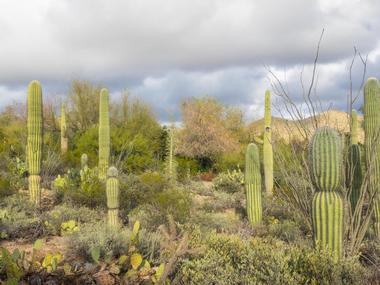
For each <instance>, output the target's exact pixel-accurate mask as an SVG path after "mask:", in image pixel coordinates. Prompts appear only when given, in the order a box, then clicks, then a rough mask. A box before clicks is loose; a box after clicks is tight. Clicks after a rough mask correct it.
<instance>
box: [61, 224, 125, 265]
mask: <svg viewBox="0 0 380 285" xmlns="http://www.w3.org/2000/svg"><path fill="white" fill-rule="evenodd" d="M129 243H130V231H129V230H126V229H116V228H113V227H108V226H107V224H106V223H105V222H98V223H87V224H83V225H82V226H81V228H80V231H79V232H76V233H74V234H72V235H70V236H69V238H68V243H67V245H68V248H69V250H70V251H71V252H72V253H73V254H75V255H79V256H81V257H84V258H86V259H87V260H89V261H91V252H92V251H93V250H95V249H99V251H100V257H101V258H104V257H117V256H119V255H121V254H123V253H126V252H127V250H128V246H129Z"/></svg>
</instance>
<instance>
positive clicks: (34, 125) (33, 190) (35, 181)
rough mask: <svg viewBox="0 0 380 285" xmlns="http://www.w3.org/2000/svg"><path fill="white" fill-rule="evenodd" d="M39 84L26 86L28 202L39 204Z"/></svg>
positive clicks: (40, 141)
mask: <svg viewBox="0 0 380 285" xmlns="http://www.w3.org/2000/svg"><path fill="white" fill-rule="evenodd" d="M42 104H43V103H42V90H41V84H40V83H39V82H38V81H36V80H34V81H32V82H30V84H29V86H28V138H27V161H28V171H29V178H28V180H29V195H30V200H31V201H32V202H33V203H34V204H35V205H36V206H40V204H41V176H40V173H41V163H42V144H43V142H42V139H43V111H42V106H43V105H42Z"/></svg>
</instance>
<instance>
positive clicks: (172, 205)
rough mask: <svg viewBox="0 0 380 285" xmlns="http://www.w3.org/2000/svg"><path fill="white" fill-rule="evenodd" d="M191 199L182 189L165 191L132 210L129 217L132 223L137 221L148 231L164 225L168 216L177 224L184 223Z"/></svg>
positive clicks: (187, 217) (188, 216)
mask: <svg viewBox="0 0 380 285" xmlns="http://www.w3.org/2000/svg"><path fill="white" fill-rule="evenodd" d="M190 209H191V199H190V196H189V193H188V192H187V191H186V190H185V189H182V188H175V189H171V188H169V189H165V190H163V191H162V192H160V193H156V194H155V195H154V196H153V197H152V198H151V201H150V202H149V203H145V204H143V205H141V206H139V207H137V208H136V209H134V210H133V211H132V212H131V214H130V215H129V217H130V219H131V220H132V221H135V220H139V221H140V222H141V223H142V225H143V227H144V228H146V229H149V230H153V229H155V228H157V227H158V226H159V225H161V224H164V223H165V221H166V218H167V216H168V215H171V216H172V217H173V219H174V220H175V221H177V222H180V223H184V222H186V221H187V220H188V219H189V218H190Z"/></svg>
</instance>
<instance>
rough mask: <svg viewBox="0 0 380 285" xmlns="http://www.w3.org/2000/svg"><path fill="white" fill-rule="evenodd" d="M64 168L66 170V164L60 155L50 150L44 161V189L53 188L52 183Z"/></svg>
mask: <svg viewBox="0 0 380 285" xmlns="http://www.w3.org/2000/svg"><path fill="white" fill-rule="evenodd" d="M62 168H64V163H63V160H62V159H61V156H60V154H59V153H57V152H55V151H53V150H51V149H48V150H47V151H46V155H45V157H44V159H43V160H42V167H41V178H42V187H45V188H49V187H50V186H51V182H52V181H53V180H54V178H55V177H56V176H57V175H58V174H59V172H60V171H61V169H62Z"/></svg>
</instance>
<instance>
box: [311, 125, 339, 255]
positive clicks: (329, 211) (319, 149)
mask: <svg viewBox="0 0 380 285" xmlns="http://www.w3.org/2000/svg"><path fill="white" fill-rule="evenodd" d="M342 155H343V153H342V142H341V138H340V136H339V134H338V133H337V132H336V131H335V130H333V129H331V128H328V127H322V128H320V129H318V130H317V131H316V132H315V134H314V136H313V138H312V139H311V141H310V153H309V156H310V164H311V165H310V172H311V177H312V180H313V183H314V185H315V187H316V189H317V192H316V193H315V194H314V198H313V203H312V221H313V232H314V241H315V244H316V245H317V246H320V247H322V248H325V249H328V250H329V251H331V252H332V254H333V257H334V259H335V260H338V259H339V258H340V257H341V255H342V244H343V209H344V208H343V200H342V197H341V196H340V194H339V193H338V192H336V190H337V189H338V187H339V186H340V182H341V176H342V175H341V174H342V173H341V172H342Z"/></svg>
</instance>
